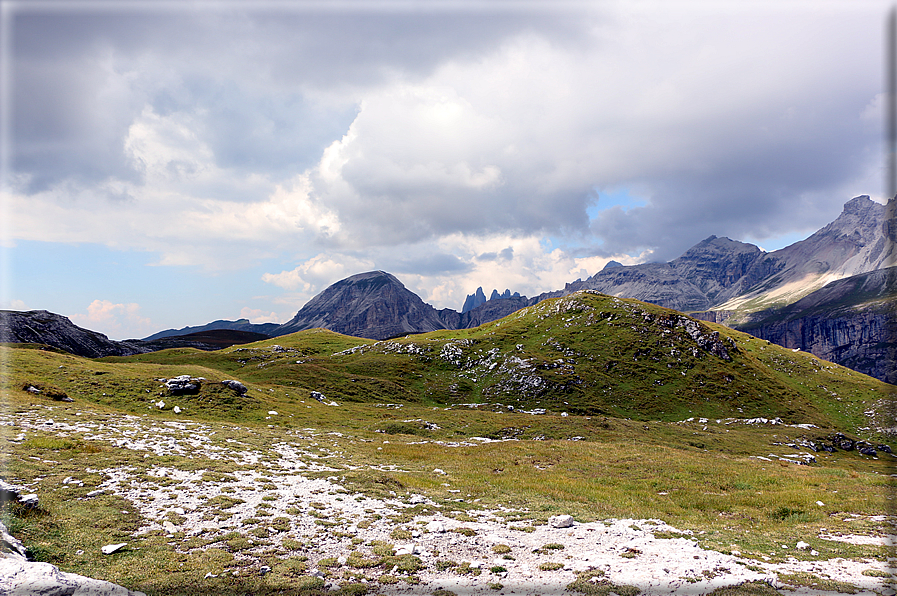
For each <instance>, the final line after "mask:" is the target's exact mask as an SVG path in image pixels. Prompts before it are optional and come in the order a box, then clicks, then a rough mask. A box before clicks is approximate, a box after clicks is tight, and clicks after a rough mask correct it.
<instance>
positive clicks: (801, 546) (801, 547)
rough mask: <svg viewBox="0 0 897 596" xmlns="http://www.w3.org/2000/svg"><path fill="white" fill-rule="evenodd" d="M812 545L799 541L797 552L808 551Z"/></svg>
mask: <svg viewBox="0 0 897 596" xmlns="http://www.w3.org/2000/svg"><path fill="white" fill-rule="evenodd" d="M809 548H810V545H809V544H807V543H806V542H804V541H803V540H800V541H798V543H797V550H808V549H809Z"/></svg>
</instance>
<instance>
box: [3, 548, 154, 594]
mask: <svg viewBox="0 0 897 596" xmlns="http://www.w3.org/2000/svg"><path fill="white" fill-rule="evenodd" d="M0 594H4V596H146V594H144V593H143V592H133V591H131V590H128V589H127V588H124V587H122V586H119V585H116V584H113V583H111V582H107V581H103V580H99V579H92V578H89V577H84V576H83V575H77V574H75V573H65V572H63V571H60V570H59V569H58V568H57V567H56V566H54V565H51V564H49V563H34V562H30V561H26V560H25V559H24V558H19V557H9V556H7V557H0Z"/></svg>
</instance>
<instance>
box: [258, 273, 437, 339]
mask: <svg viewBox="0 0 897 596" xmlns="http://www.w3.org/2000/svg"><path fill="white" fill-rule="evenodd" d="M315 327H323V328H325V329H330V330H331V331H336V332H337V333H344V334H346V335H353V336H356V337H366V338H368V339H387V338H390V337H397V336H399V335H404V334H407V333H421V332H426V331H435V330H437V329H445V324H444V323H443V322H442V321H441V320H440V319H439V317H438V316H437V314H436V309H434V308H433V307H432V306H430V305H429V304H425V303H424V301H423V300H421V299H420V297H419V296H418V295H417V294H415V293H413V292H411V291H410V290H408V289H407V288H405V286H404V285H402V282H400V281H399V280H398V279H396V278H395V277H394V276H392V275H390V274H389V273H386V272H384V271H371V272H368V273H360V274H358V275H353V276H352V277H349V278H346V279H344V280H342V281H338V282H336V283H335V284H333V285H332V286H330V287H328V288H327V289H326V290H324V291H323V292H321V293H320V294H318V295H317V296H315V297H314V298H312V299H311V300H310V301H309V302H308V303H307V304H306V305H305V306H303V307H302V310H300V311H299V312H298V313H296V316H295V317H293V319H292V320H291V321H289V322H288V323H285V324H283V325H281V326H280V327H278V328H277V330H276V331H275V335H286V334H287V333H294V332H296V331H302V330H303V329H313V328H315Z"/></svg>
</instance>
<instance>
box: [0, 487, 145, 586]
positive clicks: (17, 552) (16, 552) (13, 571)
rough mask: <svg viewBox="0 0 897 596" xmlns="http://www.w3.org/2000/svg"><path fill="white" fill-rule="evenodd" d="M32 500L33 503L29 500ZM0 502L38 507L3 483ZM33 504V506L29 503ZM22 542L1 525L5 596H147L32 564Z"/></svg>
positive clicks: (0, 558)
mask: <svg viewBox="0 0 897 596" xmlns="http://www.w3.org/2000/svg"><path fill="white" fill-rule="evenodd" d="M29 497H33V499H29ZM0 498H2V500H6V501H18V502H20V503H23V504H24V505H25V507H26V508H32V509H33V508H35V507H37V495H22V494H21V489H20V487H17V486H14V485H11V484H7V483H6V482H5V481H3V480H0ZM31 501H33V503H34V505H33V506H31V505H29V504H28V503H29V502H31ZM27 552H28V551H27V549H26V548H25V545H24V544H22V542H21V541H20V540H19V539H18V538H16V537H14V536H13V535H12V534H10V533H9V530H8V529H7V528H6V525H5V524H4V523H3V522H0V594H3V595H4V596H146V594H144V593H143V592H132V591H131V590H128V589H127V588H123V587H122V586H119V585H116V584H113V583H110V582H107V581H102V580H98V579H92V578H89V577H84V576H83V575H77V574H74V573H64V572H62V571H60V570H59V568H57V567H56V566H54V565H51V564H49V563H37V562H34V561H29V560H28V558H27Z"/></svg>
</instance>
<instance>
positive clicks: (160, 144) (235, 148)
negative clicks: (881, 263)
mask: <svg viewBox="0 0 897 596" xmlns="http://www.w3.org/2000/svg"><path fill="white" fill-rule="evenodd" d="M890 6H891V4H890V3H888V2H884V1H871V0H868V1H863V0H850V1H844V2H826V1H825V0H808V1H792V2H789V1H787V0H777V1H771V2H719V1H713V2H710V1H708V2H682V1H675V0H674V1H658V2H650V1H643V2H639V1H636V2H613V1H607V2H597V1H592V2H566V3H564V2H541V1H534V2H512V1H500V0H494V1H490V2H481V1H476V0H471V1H453V2H440V1H431V2H427V1H420V0H414V1H399V2H386V1H383V2H379V1H376V0H369V1H359V2H313V1H307V2H303V1H298V0H297V1H284V2H268V3H265V2H258V3H256V2H254V3H252V4H249V3H245V2H240V1H231V2H225V1H222V2H198V3H181V2H150V3H145V2H139V1H138V2H125V1H120V2H113V1H93V2H78V1H64V2H63V1H54V2H45V1H40V0H31V1H21V2H9V1H4V2H2V11H3V12H2V27H3V29H2V31H0V34H2V35H0V39H2V43H3V44H4V45H3V47H2V64H0V66H2V79H0V88H2V89H3V93H4V95H3V97H2V130H3V133H4V138H3V143H2V158H3V159H2V189H0V191H2V200H3V202H2V209H3V212H2V213H0V218H2V222H0V225H2V241H3V242H2V244H3V279H2V290H0V307H2V308H13V309H18V310H25V309H46V310H50V311H53V312H58V313H60V314H64V315H66V316H68V317H70V318H71V319H72V320H73V321H74V322H75V323H77V324H79V325H81V326H84V327H88V328H90V329H94V330H97V331H101V332H103V333H106V334H108V335H109V336H110V337H112V338H116V339H122V338H126V337H145V336H147V335H149V334H151V333H154V332H156V331H158V330H161V329H165V328H171V327H175V328H178V327H183V326H186V325H201V324H204V323H207V322H209V321H211V320H214V319H222V318H223V319H237V318H241V317H245V318H249V319H250V320H252V321H253V322H265V321H276V322H284V321H286V320H288V319H289V318H291V317H292V316H293V315H294V314H295V312H296V311H297V310H298V309H299V308H300V307H301V306H302V305H303V304H304V303H305V302H306V301H307V300H308V299H309V298H311V297H312V296H314V295H315V294H317V293H318V292H320V291H321V290H323V289H324V288H326V287H327V286H328V285H329V284H331V283H333V282H335V281H338V280H340V279H343V278H345V277H347V276H349V275H352V274H354V273H360V272H363V271H369V270H374V269H382V270H385V271H389V272H391V273H393V274H395V275H396V276H397V277H398V278H399V279H400V280H402V282H403V283H404V284H405V285H406V287H408V288H409V289H411V290H413V291H415V292H417V293H418V294H420V295H421V297H422V298H423V299H424V300H425V301H427V302H429V303H431V304H433V305H434V306H436V307H437V308H444V307H451V308H456V309H459V310H460V307H461V304H462V302H463V300H464V297H465V296H466V294H468V293H472V292H473V291H474V290H476V288H477V286H483V287H484V288H485V290H486V293H487V294H488V293H489V292H490V291H491V290H492V288H498V289H499V291H501V290H503V289H505V288H510V289H511V291H512V292H514V291H518V292H520V293H521V294H525V295H534V294H538V293H540V292H543V291H548V290H553V289H558V288H561V287H563V285H564V283H566V282H568V281H573V280H575V279H577V278H579V277H582V278H585V277H587V276H589V275H592V274H594V273H595V272H596V271H598V270H600V269H601V268H602V267H603V265H604V264H605V263H606V262H607V261H608V260H610V259H614V260H617V261H620V262H623V263H627V264H634V263H638V262H644V261H667V260H670V259H673V258H675V257H676V256H678V255H679V254H681V253H682V252H683V251H685V250H686V249H687V248H689V247H690V246H692V245H694V244H695V243H697V242H699V241H700V240H702V239H704V238H706V237H707V236H709V235H711V234H715V235H717V236H728V237H730V238H733V239H738V240H743V241H747V242H753V243H755V244H758V245H759V246H761V247H763V248H765V249H767V250H774V249H776V248H780V247H782V246H785V245H787V244H790V243H791V242H794V241H796V240H800V239H802V238H804V237H806V236H807V235H809V234H810V233H812V232H813V231H815V230H816V229H818V228H819V227H821V226H823V225H825V224H826V223H828V222H829V221H831V220H833V219H834V218H835V217H837V215H838V214H839V213H840V211H841V206H842V205H843V203H844V202H846V201H847V200H849V199H850V198H852V197H854V196H856V195H859V194H868V195H871V196H872V197H873V198H874V199H877V200H883V195H884V190H883V180H884V176H883V172H882V167H883V163H884V160H883V158H882V135H883V133H882V129H883V106H884V102H883V96H882V91H883V78H884V66H883V43H884V42H883V37H884V31H885V18H886V12H887V10H888V9H889V8H890Z"/></svg>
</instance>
